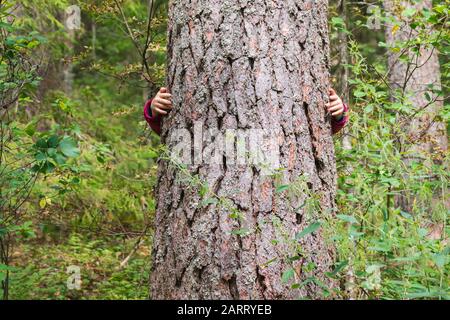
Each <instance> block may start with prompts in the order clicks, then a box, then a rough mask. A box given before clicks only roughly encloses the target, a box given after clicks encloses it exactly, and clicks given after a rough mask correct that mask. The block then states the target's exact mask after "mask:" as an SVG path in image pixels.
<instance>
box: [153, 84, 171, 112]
mask: <svg viewBox="0 0 450 320" xmlns="http://www.w3.org/2000/svg"><path fill="white" fill-rule="evenodd" d="M150 108H151V110H152V116H153V117H159V116H165V115H167V113H168V112H169V111H170V110H172V95H171V94H170V93H169V92H168V90H167V89H166V88H161V89H160V90H159V92H158V94H157V95H156V97H155V98H153V100H152V105H151V107H150Z"/></svg>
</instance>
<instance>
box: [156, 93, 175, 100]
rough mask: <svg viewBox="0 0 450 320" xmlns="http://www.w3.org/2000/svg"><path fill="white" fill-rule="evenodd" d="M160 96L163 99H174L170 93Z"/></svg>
mask: <svg viewBox="0 0 450 320" xmlns="http://www.w3.org/2000/svg"><path fill="white" fill-rule="evenodd" d="M158 96H159V98H163V99H172V95H171V94H170V93H160V94H159V95H158Z"/></svg>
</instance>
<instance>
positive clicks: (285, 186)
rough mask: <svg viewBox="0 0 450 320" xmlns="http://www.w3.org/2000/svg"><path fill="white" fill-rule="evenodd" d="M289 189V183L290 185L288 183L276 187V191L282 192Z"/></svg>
mask: <svg viewBox="0 0 450 320" xmlns="http://www.w3.org/2000/svg"><path fill="white" fill-rule="evenodd" d="M288 189H289V185H288V184H283V185H281V186H278V187H277V188H276V189H275V192H276V193H281V192H283V191H286V190H288Z"/></svg>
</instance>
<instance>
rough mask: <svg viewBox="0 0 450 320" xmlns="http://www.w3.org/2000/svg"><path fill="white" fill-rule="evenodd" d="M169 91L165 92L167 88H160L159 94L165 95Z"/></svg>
mask: <svg viewBox="0 0 450 320" xmlns="http://www.w3.org/2000/svg"><path fill="white" fill-rule="evenodd" d="M168 91H169V90H167V88H164V87H162V88H161V89H159V92H161V93H167V92H168Z"/></svg>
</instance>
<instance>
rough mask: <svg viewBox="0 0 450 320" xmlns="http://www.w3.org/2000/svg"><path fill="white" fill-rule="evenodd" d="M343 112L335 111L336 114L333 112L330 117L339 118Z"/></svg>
mask: <svg viewBox="0 0 450 320" xmlns="http://www.w3.org/2000/svg"><path fill="white" fill-rule="evenodd" d="M343 111H344V110H341V111H336V112H333V113H332V114H331V115H332V116H333V117H336V116H340V115H341V114H343V113H344V112H343Z"/></svg>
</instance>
